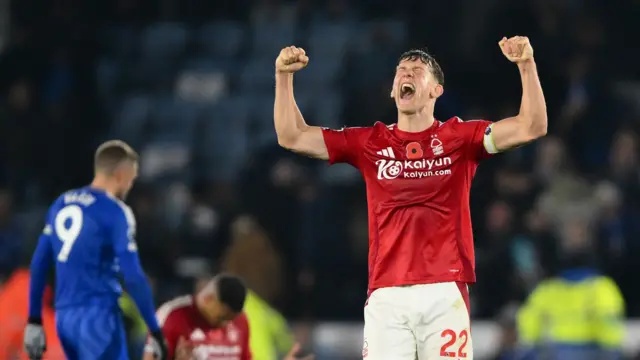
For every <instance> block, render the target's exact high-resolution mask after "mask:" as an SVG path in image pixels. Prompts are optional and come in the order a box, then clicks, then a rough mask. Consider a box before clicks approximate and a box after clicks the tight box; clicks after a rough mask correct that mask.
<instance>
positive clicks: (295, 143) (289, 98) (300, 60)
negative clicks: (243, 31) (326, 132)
mask: <svg viewBox="0 0 640 360" xmlns="http://www.w3.org/2000/svg"><path fill="white" fill-rule="evenodd" d="M308 63H309V57H307V55H306V53H305V51H304V49H302V48H298V47H295V46H289V47H286V48H284V49H282V51H280V55H278V58H277V59H276V99H275V104H274V106H273V119H274V124H275V128H276V134H277V135H278V144H280V146H282V147H284V148H286V149H289V150H291V151H295V152H297V153H301V154H304V155H307V156H310V157H313V158H317V159H322V160H327V159H329V154H328V152H327V147H326V145H325V143H324V138H323V136H322V130H321V129H320V128H319V127H316V126H309V125H307V123H306V122H305V121H304V118H303V117H302V113H301V112H300V109H299V108H298V105H297V104H296V100H295V98H294V96H293V74H294V73H295V72H296V71H299V70H301V69H303V68H304V67H305V66H307V64H308Z"/></svg>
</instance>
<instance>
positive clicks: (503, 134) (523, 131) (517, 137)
mask: <svg viewBox="0 0 640 360" xmlns="http://www.w3.org/2000/svg"><path fill="white" fill-rule="evenodd" d="M491 128H492V129H491V142H492V145H493V146H494V148H495V150H496V152H501V151H505V150H509V149H513V148H516V147H519V146H522V145H525V144H528V143H530V142H531V141H533V140H535V139H536V138H537V137H536V136H533V135H532V134H531V131H529V128H528V126H527V123H525V122H523V121H522V120H521V119H520V118H519V117H518V116H514V117H509V118H505V119H502V120H500V121H498V122H495V123H493V124H492V125H491Z"/></svg>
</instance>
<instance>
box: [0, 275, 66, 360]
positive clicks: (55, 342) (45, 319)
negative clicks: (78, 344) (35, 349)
mask: <svg viewBox="0 0 640 360" xmlns="http://www.w3.org/2000/svg"><path fill="white" fill-rule="evenodd" d="M30 277H31V276H30V274H29V270H28V269H26V268H23V269H18V270H16V271H14V272H13V274H12V275H11V277H10V278H9V280H8V281H7V282H6V283H5V284H4V285H3V286H2V287H1V288H0V359H3V360H29V357H28V356H27V353H26V352H24V351H23V349H22V338H23V332H24V328H25V326H26V325H27V316H26V314H27V307H28V304H29V298H28V292H29V279H30ZM42 302H43V308H42V326H43V327H44V329H45V331H46V332H47V334H49V335H50V336H49V338H48V339H47V352H46V354H45V355H44V357H43V358H42V360H61V359H64V358H65V355H64V352H63V351H62V346H61V345H60V340H59V339H58V336H57V331H56V322H55V313H54V309H53V291H52V289H51V288H50V287H47V289H46V291H45V296H44V298H43V301H42Z"/></svg>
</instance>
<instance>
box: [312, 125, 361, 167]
mask: <svg viewBox="0 0 640 360" xmlns="http://www.w3.org/2000/svg"><path fill="white" fill-rule="evenodd" d="M370 132H371V128H370V127H347V128H342V129H340V130H332V129H326V128H325V129H322V136H323V137H324V144H325V146H326V147H327V152H328V153H329V164H338V163H347V164H350V165H353V166H355V167H358V159H359V158H360V155H361V154H362V149H363V148H364V144H365V141H366V139H367V136H368V135H369V134H370Z"/></svg>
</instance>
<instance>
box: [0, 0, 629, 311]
mask: <svg viewBox="0 0 640 360" xmlns="http://www.w3.org/2000/svg"><path fill="white" fill-rule="evenodd" d="M12 6H13V8H12V15H11V26H10V31H9V34H8V38H6V39H5V40H6V41H5V42H4V43H5V47H4V49H3V50H2V52H1V53H0V94H1V98H0V99H1V100H2V101H1V104H0V114H1V115H0V137H1V138H2V140H1V141H0V154H1V155H0V161H1V163H0V180H1V185H2V189H1V190H0V277H6V276H7V275H9V274H10V273H11V272H12V271H14V270H15V269H17V268H18V267H20V266H23V265H25V264H27V263H28V260H29V258H30V256H31V252H32V250H33V246H34V243H35V241H36V239H37V234H38V233H39V231H40V230H41V225H42V218H43V212H44V210H46V207H47V206H48V205H49V203H50V202H51V201H52V200H53V199H54V198H55V196H57V195H58V194H59V193H60V192H61V191H64V190H66V189H69V188H73V187H79V186H82V185H84V184H86V183H88V181H89V180H90V178H91V175H92V165H91V162H92V155H93V151H94V150H95V147H96V145H97V144H99V143H100V142H101V141H103V140H106V139H109V138H121V139H123V140H126V141H128V142H130V143H131V144H132V145H133V146H134V147H136V149H137V150H139V151H140V153H141V155H142V160H141V161H142V165H141V166H142V168H141V178H140V181H139V183H138V184H137V185H136V187H135V189H134V191H133V192H132V193H131V195H130V198H129V201H128V202H129V204H130V205H131V206H132V207H133V209H134V211H135V213H136V216H137V220H138V242H139V248H140V253H141V256H142V259H143V263H144V266H145V269H146V270H147V272H148V274H149V276H150V277H151V278H152V279H154V280H155V281H154V284H155V288H156V289H155V290H156V291H157V295H158V301H162V300H166V299H167V298H169V297H171V296H174V295H176V294H179V293H181V292H183V291H188V289H191V287H192V286H193V285H192V283H193V280H194V279H196V278H199V277H201V276H206V275H207V274H212V273H215V272H216V271H219V270H220V269H226V270H229V271H233V272H236V273H238V274H240V275H242V276H243V277H244V278H245V279H246V281H247V284H248V285H249V286H250V287H251V288H252V289H253V290H254V291H255V292H256V293H258V294H259V295H260V296H262V297H263V298H264V299H266V300H267V301H269V302H271V303H272V304H274V305H275V306H276V307H277V308H278V309H281V310H282V311H283V312H284V313H285V314H286V315H287V316H288V317H290V318H292V319H311V320H316V319H339V320H361V318H362V306H363V303H364V301H365V297H366V292H367V289H366V284H367V281H366V280H367V279H366V276H367V266H366V260H367V219H366V204H365V192H364V188H363V183H362V181H361V180H360V178H359V175H358V174H357V173H356V172H355V171H354V170H352V169H350V168H348V167H340V166H336V167H327V166H326V164H324V163H320V162H317V161H314V160H308V159H306V158H303V157H300V156H296V155H293V154H290V153H287V152H286V151H284V150H282V149H280V148H278V146H277V143H276V141H275V132H274V130H273V127H272V126H273V125H272V120H273V119H272V113H273V112H272V111H273V110H272V106H273V73H274V70H273V62H274V60H275V58H276V56H277V53H278V51H279V49H280V48H281V47H284V46H287V45H290V44H296V45H299V46H302V47H304V48H305V49H306V50H307V53H308V55H309V56H310V59H311V60H310V64H309V67H308V68H307V69H305V70H304V71H303V72H301V73H300V74H299V75H296V91H297V94H296V95H297V98H298V102H299V104H300V107H301V108H302V111H303V113H304V114H305V116H306V117H307V119H308V121H309V122H311V123H313V124H318V125H325V126H331V127H341V126H344V125H347V126H362V125H369V124H372V123H373V122H375V121H382V122H385V123H392V122H394V121H395V108H394V104H393V102H392V101H390V99H389V90H390V87H391V80H392V77H393V71H394V67H395V63H396V61H397V56H398V55H399V54H400V52H402V51H403V50H406V49H408V48H412V47H424V46H426V47H428V49H429V51H430V52H431V53H433V54H434V56H435V57H436V58H437V59H438V61H439V63H440V64H441V66H442V67H443V69H444V73H445V79H446V82H445V94H444V96H443V97H442V98H441V100H439V102H438V106H437V108H436V115H437V116H438V117H439V119H442V120H445V119H448V118H449V117H451V116H454V115H457V116H460V117H462V118H463V119H488V120H499V119H501V118H503V117H507V116H511V115H513V114H516V113H517V110H518V106H519V102H520V89H519V81H520V79H519V77H518V72H517V70H516V68H515V66H513V65H512V64H510V63H509V62H508V61H506V60H505V59H504V58H503V57H502V55H501V53H500V51H499V48H498V45H497V42H498V41H499V39H501V37H502V36H503V35H506V36H512V35H526V36H529V38H530V39H531V41H532V44H533V47H534V49H535V57H536V60H537V64H538V68H539V73H540V76H541V80H542V84H543V88H544V90H545V93H546V98H547V103H548V109H549V135H548V136H547V137H546V138H544V139H543V140H541V141H539V142H537V143H535V144H531V145H527V146H525V147H522V148H520V149H517V150H514V151H511V152H509V153H506V154H503V155H499V156H496V157H495V158H493V159H491V160H488V161H486V163H484V164H482V165H481V166H480V168H479V170H478V173H477V175H476V179H475V180H474V183H473V188H472V200H471V202H472V217H473V224H474V230H475V231H474V232H475V238H476V249H477V274H478V276H477V277H478V284H477V285H475V286H474V287H473V288H472V297H473V307H472V308H473V316H474V317H477V318H493V317H495V316H497V315H499V314H501V313H502V309H503V308H505V306H508V305H511V304H514V303H519V302H521V301H522V300H523V299H524V298H525V297H526V296H527V294H528V293H529V292H530V291H531V290H532V289H533V287H534V286H535V285H536V284H537V283H538V282H539V281H540V280H541V279H543V278H546V277H548V276H550V275H553V274H555V273H556V272H557V271H558V270H559V269H562V267H563V266H565V264H566V261H568V260H567V259H568V258H570V257H568V256H565V255H566V252H565V251H564V249H565V248H566V247H567V246H570V245H568V244H572V243H575V242H576V241H579V242H585V243H587V244H588V246H587V248H588V249H589V251H588V259H589V264H590V265H591V266H594V267H597V268H598V269H600V270H601V271H602V272H604V273H606V274H609V275H610V276H611V277H612V278H613V279H615V281H616V282H617V283H618V284H619V286H620V288H621V290H622V293H623V295H624V297H625V299H626V303H627V314H628V315H630V316H640V287H638V286H637V279H636V277H637V274H638V273H640V261H638V259H639V258H640V221H638V219H640V167H639V165H640V144H639V139H638V134H639V130H640V106H638V104H640V81H639V80H640V78H639V76H638V75H640V74H639V70H638V66H637V63H636V62H637V59H638V57H639V56H640V47H639V46H637V44H636V42H637V41H635V40H634V39H636V37H635V36H636V35H638V34H639V33H638V30H637V27H636V26H634V25H633V22H634V20H637V19H639V18H640V2H638V1H620V2H615V3H606V2H601V1H588V0H526V1H525V0H523V1H507V0H483V1H474V0H455V1H412V0H399V1H383V0H366V1H365V0H360V1H356V0H352V1H348V0H327V1H322V2H320V1H316V2H314V1H311V0H299V1H280V0H262V1H260V0H256V1H249V0H236V1H230V2H217V1H216V2H214V1H199V0H180V1H178V0H167V1H150V0H117V1H97V2H83V1H47V2H45V1H36V0H29V1H27V0H24V1H22V0H21V1H19V2H13V3H12ZM34 9H35V10H34ZM425 236H428V234H427V235H425Z"/></svg>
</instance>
